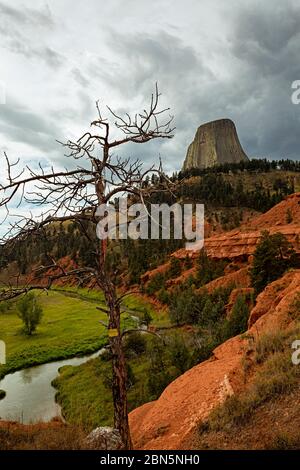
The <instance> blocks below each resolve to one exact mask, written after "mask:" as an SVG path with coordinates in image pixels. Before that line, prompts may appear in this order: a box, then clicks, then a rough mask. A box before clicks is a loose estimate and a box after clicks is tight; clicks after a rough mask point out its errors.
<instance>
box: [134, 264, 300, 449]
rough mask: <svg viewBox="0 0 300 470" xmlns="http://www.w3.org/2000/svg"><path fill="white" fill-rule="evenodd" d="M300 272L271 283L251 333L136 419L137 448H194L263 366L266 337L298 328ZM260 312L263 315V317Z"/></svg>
mask: <svg viewBox="0 0 300 470" xmlns="http://www.w3.org/2000/svg"><path fill="white" fill-rule="evenodd" d="M299 295H300V270H293V271H290V272H288V273H287V274H285V275H284V276H283V277H282V278H281V279H279V280H277V281H275V282H273V283H272V284H270V285H269V286H268V287H267V288H266V289H265V290H264V291H263V292H262V293H261V294H260V295H259V296H258V298H257V304H256V307H255V308H254V309H253V311H252V314H251V316H250V325H251V326H250V328H249V330H248V331H247V333H245V334H244V335H242V336H237V337H234V338H231V339H230V340H228V341H226V342H225V343H224V344H222V345H221V346H219V347H218V348H216V349H215V350H214V353H213V357H212V358H211V359H209V360H207V361H205V362H203V363H201V364H199V365H197V366H195V367H193V368H192V369H190V370H189V371H187V372H186V373H185V374H183V375H182V376H180V377H179V378H178V379H176V380H175V381H174V382H172V383H171V384H170V385H169V386H168V387H167V388H166V389H165V390H164V392H163V393H162V395H161V396H160V397H159V399H158V400H156V401H154V402H152V403H147V404H145V405H143V406H142V407H140V408H137V409H136V410H134V411H133V412H131V414H130V425H131V431H132V436H133V440H134V444H135V447H136V448H138V449H182V448H186V447H188V442H190V441H191V440H192V439H193V438H194V435H195V433H196V432H197V430H198V428H199V425H200V424H201V423H203V422H204V421H205V420H206V419H207V418H208V416H209V415H210V413H211V412H212V410H214V409H215V408H217V407H218V406H219V405H220V403H222V402H224V401H225V400H226V399H227V398H228V397H230V396H234V395H235V394H239V393H241V392H242V391H243V390H245V388H246V387H247V386H248V384H249V383H251V380H252V378H253V374H254V373H255V370H256V368H258V367H259V365H258V361H257V358H255V353H254V352H255V350H257V348H258V345H259V341H261V338H262V337H264V335H269V336H272V335H276V333H277V332H278V331H281V332H282V331H286V332H288V331H289V329H292V328H293V327H294V325H295V321H296V319H297V318H299V317H300V306H299V303H300V302H299V297H298V296H299ZM258 312H259V313H258Z"/></svg>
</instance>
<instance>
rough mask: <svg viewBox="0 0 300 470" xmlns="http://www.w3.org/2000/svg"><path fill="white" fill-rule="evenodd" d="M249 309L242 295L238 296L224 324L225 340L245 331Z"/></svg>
mask: <svg viewBox="0 0 300 470" xmlns="http://www.w3.org/2000/svg"><path fill="white" fill-rule="evenodd" d="M249 313H250V309H249V306H248V305H247V302H246V298H245V296H244V295H239V296H238V297H237V299H236V301H235V303H234V305H233V307H232V311H231V314H230V318H229V320H228V321H227V322H226V327H225V335H226V337H227V338H231V337H232V336H236V335H239V334H241V333H244V332H245V331H246V330H247V325H248V318H249Z"/></svg>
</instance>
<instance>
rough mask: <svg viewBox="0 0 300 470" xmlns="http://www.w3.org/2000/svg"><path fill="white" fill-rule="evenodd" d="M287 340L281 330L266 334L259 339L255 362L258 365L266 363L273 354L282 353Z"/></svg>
mask: <svg viewBox="0 0 300 470" xmlns="http://www.w3.org/2000/svg"><path fill="white" fill-rule="evenodd" d="M285 338H286V334H285V332H282V331H279V330H278V331H275V332H274V331H273V332H271V333H265V334H264V335H263V336H261V337H260V338H258V340H257V342H256V346H255V361H256V362H257V364H261V363H262V362H264V361H265V360H266V359H267V358H268V357H269V356H270V355H271V354H274V353H276V352H282V351H283V350H284V347H285V344H284V340H285Z"/></svg>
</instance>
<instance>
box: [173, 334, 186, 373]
mask: <svg viewBox="0 0 300 470" xmlns="http://www.w3.org/2000/svg"><path fill="white" fill-rule="evenodd" d="M169 355H170V362H171V364H172V365H173V366H174V367H175V368H176V369H177V370H178V371H179V373H180V374H183V373H184V372H185V371H186V370H188V369H189V368H190V365H191V355H190V352H189V349H188V347H187V345H186V344H185V341H184V339H183V337H182V336H179V335H178V334H177V335H175V336H174V337H173V338H172V340H171V343H170V346H169Z"/></svg>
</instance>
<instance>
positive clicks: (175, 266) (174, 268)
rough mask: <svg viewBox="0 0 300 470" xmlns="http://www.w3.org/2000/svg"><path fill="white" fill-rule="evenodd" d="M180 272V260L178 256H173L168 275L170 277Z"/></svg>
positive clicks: (176, 275)
mask: <svg viewBox="0 0 300 470" xmlns="http://www.w3.org/2000/svg"><path fill="white" fill-rule="evenodd" d="M180 273H181V264H180V261H179V259H178V258H174V256H172V257H171V260H170V267H169V270H168V277H169V278H174V277H178V276H179V275H180Z"/></svg>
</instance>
